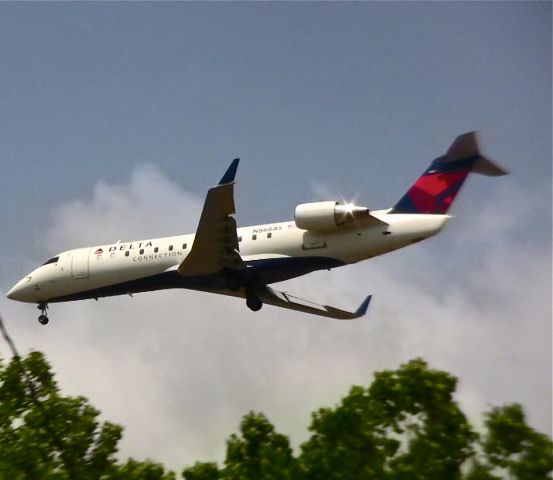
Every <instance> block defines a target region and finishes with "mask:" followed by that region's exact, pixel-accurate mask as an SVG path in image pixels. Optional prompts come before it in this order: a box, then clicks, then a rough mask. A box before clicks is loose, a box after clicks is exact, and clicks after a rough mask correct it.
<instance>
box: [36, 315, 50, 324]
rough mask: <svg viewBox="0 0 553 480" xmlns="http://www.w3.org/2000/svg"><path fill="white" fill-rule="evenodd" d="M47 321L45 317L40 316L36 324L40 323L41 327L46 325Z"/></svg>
mask: <svg viewBox="0 0 553 480" xmlns="http://www.w3.org/2000/svg"><path fill="white" fill-rule="evenodd" d="M49 321H50V319H49V318H48V317H47V316H46V315H40V316H39V317H38V323H40V324H41V325H48V322H49Z"/></svg>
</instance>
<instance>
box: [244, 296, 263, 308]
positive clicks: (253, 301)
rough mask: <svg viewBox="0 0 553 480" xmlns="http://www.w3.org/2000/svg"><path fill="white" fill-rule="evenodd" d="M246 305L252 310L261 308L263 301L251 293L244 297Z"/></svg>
mask: <svg viewBox="0 0 553 480" xmlns="http://www.w3.org/2000/svg"><path fill="white" fill-rule="evenodd" d="M246 305H247V306H248V308H249V309H250V310H252V311H254V312H257V311H259V310H261V307H262V306H263V302H262V301H261V300H260V299H259V297H257V296H256V295H251V296H249V297H248V298H247V299H246Z"/></svg>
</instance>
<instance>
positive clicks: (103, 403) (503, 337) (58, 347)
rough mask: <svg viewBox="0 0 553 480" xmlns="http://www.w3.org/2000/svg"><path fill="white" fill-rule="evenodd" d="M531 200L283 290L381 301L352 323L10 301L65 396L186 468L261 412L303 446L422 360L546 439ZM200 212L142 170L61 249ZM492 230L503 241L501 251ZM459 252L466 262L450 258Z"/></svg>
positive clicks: (193, 297) (169, 304) (75, 226)
mask: <svg viewBox="0 0 553 480" xmlns="http://www.w3.org/2000/svg"><path fill="white" fill-rule="evenodd" d="M320 190H321V191H323V190H324V187H320ZM524 194H525V192H517V191H515V190H513V189H505V190H504V191H503V193H502V191H499V193H498V194H497V195H499V197H500V198H497V199H495V200H497V202H502V203H501V204H502V205H503V206H504V207H505V208H504V210H503V211H504V212H506V213H505V215H506V218H504V219H502V220H501V221H500V222H499V221H494V220H493V219H494V218H495V215H496V214H495V211H489V212H488V214H486V210H485V209H483V211H482V212H480V213H478V212H477V214H475V215H473V217H472V218H473V221H472V223H471V231H470V232H467V231H465V230H463V231H462V232H460V231H459V230H456V228H457V227H453V226H451V227H449V228H448V229H446V231H444V232H443V233H442V234H441V235H440V236H439V237H437V238H436V239H433V240H430V241H429V242H427V243H426V242H425V243H423V244H420V245H418V246H415V247H413V248H410V249H406V250H404V251H402V252H397V253H395V254H393V255H390V256H384V257H380V258H377V259H374V260H371V261H370V262H366V263H363V264H360V265H356V266H350V267H344V268H341V269H337V270H334V271H332V272H330V273H328V272H319V273H315V274H311V275H310V276H307V277H303V278H299V279H295V280H293V281H290V282H287V283H286V284H283V285H280V286H279V288H284V289H286V290H290V291H291V292H294V293H298V294H300V295H301V296H304V297H305V298H309V299H313V300H317V301H321V302H328V303H332V304H336V305H337V306H343V307H353V306H355V305H356V304H357V303H358V302H360V301H361V299H362V298H363V297H364V295H366V294H367V293H373V294H374V299H373V305H372V306H371V309H370V311H369V314H368V316H367V317H366V318H364V319H362V320H359V321H355V322H338V321H334V320H328V319H321V318H318V317H313V316H308V315H303V314H297V313H291V312H289V311H284V310H278V309H275V308H272V307H264V309H263V310H262V311H261V312H260V313H258V314H255V313H252V312H250V311H249V310H247V308H246V306H245V305H244V302H243V301H239V300H236V299H228V298H224V297H219V296H215V295H208V294H204V293H196V292H190V291H165V292H154V293H148V294H141V295H136V296H135V297H134V298H129V297H117V298H110V299H102V300H100V301H98V302H94V301H84V302H76V303H68V304H60V305H52V309H51V319H52V322H51V324H50V325H49V326H48V327H46V328H45V327H41V326H40V325H38V323H37V322H36V321H35V316H36V311H35V308H34V307H33V306H29V305H21V304H16V303H14V302H8V301H4V300H2V301H1V305H0V306H1V308H2V311H3V312H5V313H4V315H5V317H6V319H7V322H8V325H9V327H10V328H11V330H12V332H13V333H14V336H15V338H16V339H17V341H18V343H19V345H20V348H21V349H22V350H28V349H31V348H32V349H37V350H41V351H44V352H46V354H47V356H48V358H49V360H50V361H51V362H52V364H53V366H54V368H55V370H56V372H57V375H58V377H57V378H58V380H59V382H60V384H61V385H62V387H63V388H64V390H65V391H66V392H67V393H69V394H84V395H85V396H87V397H89V399H90V400H91V402H92V403H93V404H94V405H95V406H96V407H98V408H99V409H100V410H101V411H102V412H103V416H104V418H106V419H110V420H112V421H115V422H119V423H121V424H123V425H124V427H125V437H124V439H123V441H122V455H123V456H126V455H132V456H135V457H137V458H144V457H150V458H153V459H155V460H158V461H161V462H164V463H166V464H167V465H168V466H170V467H173V468H178V469H180V468H181V467H183V466H184V465H186V464H190V463H192V462H194V461H196V460H199V459H202V460H207V459H218V460H220V459H221V458H222V456H223V454H224V448H225V443H224V441H225V439H226V437H227V436H228V435H229V434H230V433H231V432H233V431H236V430H237V428H238V424H239V421H240V418H241V416H242V415H243V414H245V413H246V412H247V411H248V410H250V409H254V410H260V411H263V412H265V413H266V414H267V415H268V416H269V418H270V419H271V420H272V421H273V422H274V423H275V424H276V426H277V428H278V429H279V430H281V431H282V432H283V433H286V434H289V435H291V437H292V439H293V441H294V444H295V445H298V444H299V443H300V442H301V441H303V440H304V439H305V438H307V425H308V424H309V421H310V417H309V414H310V412H311V411H313V410H314V409H315V408H317V407H319V406H322V405H332V404H335V403H336V402H337V401H338V400H339V398H341V397H342V396H343V395H345V394H346V393H347V391H348V389H349V387H350V385H352V384H354V383H357V384H364V385H366V384H368V383H369V382H370V380H371V378H372V374H373V372H374V371H375V370H378V369H382V368H397V367H398V366H399V364H400V363H402V362H405V361H407V360H409V359H411V358H414V357H416V356H421V357H423V358H426V359H428V360H429V361H430V362H431V365H432V366H434V367H436V368H442V369H445V370H448V371H450V372H452V373H453V374H454V375H457V376H459V377H460V379H461V382H460V388H459V399H460V401H461V403H462V404H463V406H464V407H465V408H466V409H467V410H468V411H469V412H470V413H471V415H473V416H476V414H478V413H480V412H482V411H483V410H485V409H487V408H488V407H489V405H490V404H502V403H505V402H509V401H519V402H522V403H523V404H524V405H525V406H526V407H527V410H528V412H529V414H530V420H531V422H532V424H533V425H535V426H537V427H538V428H539V429H541V430H545V431H547V430H550V425H551V410H550V405H551V397H550V395H551V364H550V355H551V325H550V321H551V317H550V315H551V264H550V261H549V262H547V261H544V259H549V260H550V258H551V257H550V251H549V250H548V248H549V246H545V245H542V246H534V248H533V249H532V251H524V250H521V249H519V248H518V246H516V242H515V241H514V240H512V239H511V238H512V237H511V236H510V235H509V232H510V231H511V230H513V229H514V231H515V233H516V231H517V228H528V227H529V226H528V225H527V224H525V220H524V216H523V215H522V216H521V215H520V212H518V211H517V210H516V209H515V208H514V205H516V204H518V203H519V201H520V200H521V198H520V197H521V196H523V195H524ZM510 207H513V208H510ZM200 209H201V198H200V197H198V196H196V195H192V194H190V193H187V192H184V191H182V189H180V188H179V187H178V186H176V185H175V184H174V183H173V182H171V181H170V180H169V179H167V178H166V177H165V176H163V175H162V174H161V173H159V172H158V171H157V170H156V168H155V167H153V166H146V167H138V168H136V169H135V170H134V172H132V174H131V176H130V178H129V181H128V183H126V184H122V185H108V184H106V183H99V184H98V185H97V186H96V188H95V190H94V194H93V196H92V198H91V199H81V200H80V201H78V202H71V203H68V204H65V205H62V206H60V208H59V209H58V210H57V211H56V212H55V213H54V216H53V223H52V227H51V229H50V231H49V232H48V235H47V238H48V245H49V248H50V250H51V251H50V253H52V254H53V253H55V251H59V250H63V249H65V248H71V247H76V246H81V245H90V244H95V243H103V242H110V241H115V240H117V239H119V238H121V239H128V238H135V237H140V238H148V237H152V236H161V235H167V234H174V233H184V232H189V231H193V229H194V228H195V226H196V223H197V218H198V216H199V212H200ZM238 209H240V205H238ZM465 213H467V212H459V213H458V216H459V217H461V216H462V215H464V214H465ZM468 213H469V214H470V213H471V212H468ZM513 215H516V217H517V218H516V221H514V220H513V219H512V216H513ZM490 217H491V218H490ZM521 217H522V218H521ZM456 221H457V219H454V220H453V222H456ZM489 225H496V226H495V227H493V229H492V231H493V232H494V234H495V233H497V232H501V233H502V235H500V236H499V237H497V236H496V238H499V240H498V241H497V242H495V243H492V242H490V241H489V239H488V238H487V234H488V233H489V231H490V230H488V231H486V228H487V227H488V226H489ZM461 234H462V235H461ZM461 236H462V237H464V238H465V239H472V240H470V242H472V243H468V244H467V242H465V241H462V240H463V238H461ZM432 242H434V243H432ZM449 244H453V245H454V248H452V250H451V251H452V252H453V254H452V255H451V254H450V255H449V257H448V258H447V259H444V258H443V257H442V255H443V252H444V251H445V248H444V246H446V245H449Z"/></svg>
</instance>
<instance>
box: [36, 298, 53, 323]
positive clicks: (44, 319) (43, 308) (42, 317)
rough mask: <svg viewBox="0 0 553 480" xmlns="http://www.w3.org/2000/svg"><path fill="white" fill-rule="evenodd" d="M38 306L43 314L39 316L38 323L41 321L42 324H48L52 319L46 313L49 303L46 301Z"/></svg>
mask: <svg viewBox="0 0 553 480" xmlns="http://www.w3.org/2000/svg"><path fill="white" fill-rule="evenodd" d="M37 308H38V309H39V310H40V311H41V314H40V315H39V316H38V323H40V324H41V325H47V324H48V322H49V321H50V319H49V318H48V316H47V315H46V310H48V304H47V303H46V302H41V303H39V304H38V307H37Z"/></svg>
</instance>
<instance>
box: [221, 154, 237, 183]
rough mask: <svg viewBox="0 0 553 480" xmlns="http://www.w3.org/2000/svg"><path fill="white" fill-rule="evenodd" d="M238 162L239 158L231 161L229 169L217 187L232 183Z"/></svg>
mask: <svg viewBox="0 0 553 480" xmlns="http://www.w3.org/2000/svg"><path fill="white" fill-rule="evenodd" d="M238 162H240V159H239V158H235V159H234V160H233V161H232V163H231V164H230V167H228V168H227V171H226V172H225V174H224V175H223V178H221V181H220V182H219V185H224V184H225V183H232V182H234V177H235V176H236V170H237V169H238Z"/></svg>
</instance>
